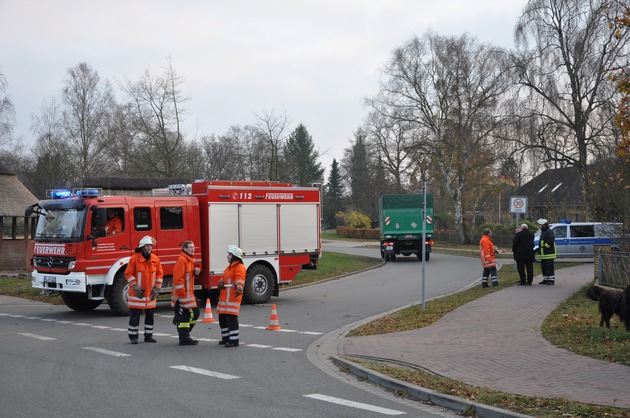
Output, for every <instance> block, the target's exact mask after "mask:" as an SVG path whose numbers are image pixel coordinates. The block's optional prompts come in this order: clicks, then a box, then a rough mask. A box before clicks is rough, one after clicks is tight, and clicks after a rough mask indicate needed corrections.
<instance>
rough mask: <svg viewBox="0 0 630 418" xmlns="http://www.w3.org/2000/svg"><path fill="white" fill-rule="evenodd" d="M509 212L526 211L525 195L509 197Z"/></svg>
mask: <svg viewBox="0 0 630 418" xmlns="http://www.w3.org/2000/svg"><path fill="white" fill-rule="evenodd" d="M510 212H511V213H527V197H526V196H512V197H510Z"/></svg>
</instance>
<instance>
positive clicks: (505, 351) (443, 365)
mask: <svg viewBox="0 0 630 418" xmlns="http://www.w3.org/2000/svg"><path fill="white" fill-rule="evenodd" d="M592 278H593V265H592V264H584V265H581V266H576V267H570V268H565V269H561V270H558V271H556V284H555V286H543V285H538V284H537V283H538V281H540V277H536V278H535V280H534V285H533V286H527V287H521V286H511V285H506V283H503V285H504V286H505V288H504V289H502V290H501V291H499V292H494V293H492V294H489V295H487V296H485V297H482V298H479V299H477V300H475V301H473V302H470V303H468V304H466V305H464V306H462V307H460V308H458V309H456V310H455V311H453V312H451V313H449V314H447V315H445V316H444V317H443V318H442V319H440V320H439V321H438V322H436V323H434V324H432V325H430V326H428V327H425V328H422V329H417V330H412V331H406V332H400V333H395V334H386V335H374V336H368V337H351V338H344V339H343V340H342V341H341V342H340V344H339V346H338V351H339V354H340V355H347V356H369V357H374V358H380V359H386V360H393V361H396V362H403V363H407V364H409V365H413V366H417V367H420V368H423V369H426V370H429V371H431V372H433V373H436V374H439V375H442V376H445V377H449V378H451V379H455V380H457V381H460V382H464V383H467V384H471V385H476V386H482V387H487V388H492V389H497V390H501V391H504V392H510V393H515V394H521V395H527V396H537V397H548V398H552V397H562V398H566V399H570V400H574V401H580V402H586V403H592V404H599V405H610V406H617V407H621V408H630V367H628V366H621V365H618V364H613V363H608V362H605V361H600V360H595V359H591V358H588V357H584V356H580V355H577V354H574V353H571V352H569V351H566V350H563V349H561V348H557V347H555V346H553V345H551V344H550V343H549V342H547V340H545V339H544V338H543V337H542V333H541V326H542V322H543V320H544V319H545V318H546V317H547V316H548V315H549V314H550V313H551V312H552V311H553V310H554V309H555V308H556V307H557V306H558V305H559V304H560V303H561V302H562V301H563V300H565V299H566V298H567V297H568V296H570V295H571V294H573V293H575V292H576V291H578V290H579V289H580V288H581V287H582V286H584V285H585V284H587V283H589V282H591V281H592ZM585 297H586V296H585ZM593 303H595V302H593ZM617 323H618V322H617ZM598 325H599V316H598V317H597V318H593V326H594V327H595V326H598Z"/></svg>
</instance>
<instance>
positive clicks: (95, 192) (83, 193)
mask: <svg viewBox="0 0 630 418" xmlns="http://www.w3.org/2000/svg"><path fill="white" fill-rule="evenodd" d="M74 194H75V195H76V196H79V197H98V196H100V195H101V194H102V189H74Z"/></svg>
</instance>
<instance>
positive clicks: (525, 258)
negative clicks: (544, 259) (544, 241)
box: [512, 224, 534, 286]
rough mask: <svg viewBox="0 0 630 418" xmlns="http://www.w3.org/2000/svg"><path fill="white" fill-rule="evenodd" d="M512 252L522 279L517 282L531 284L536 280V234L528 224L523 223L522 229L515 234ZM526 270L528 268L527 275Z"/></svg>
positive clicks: (522, 284)
mask: <svg viewBox="0 0 630 418" xmlns="http://www.w3.org/2000/svg"><path fill="white" fill-rule="evenodd" d="M512 252H513V253H514V260H516V269H517V270H518V275H519V277H520V279H521V281H520V282H518V283H517V284H518V285H519V286H531V284H532V282H533V281H534V234H533V233H532V232H531V231H530V230H529V228H528V226H527V224H522V225H521V227H520V231H518V232H517V233H516V234H514V239H513V241H512ZM525 270H527V277H526V276H525Z"/></svg>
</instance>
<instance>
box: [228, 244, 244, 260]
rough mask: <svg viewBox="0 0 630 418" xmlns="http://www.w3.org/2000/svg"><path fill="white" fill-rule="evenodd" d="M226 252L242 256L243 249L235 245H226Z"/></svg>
mask: <svg viewBox="0 0 630 418" xmlns="http://www.w3.org/2000/svg"><path fill="white" fill-rule="evenodd" d="M227 252H228V253H230V254H232V255H233V256H234V257H238V258H241V259H242V258H243V250H241V249H240V248H238V247H237V246H236V245H228V248H227Z"/></svg>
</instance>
